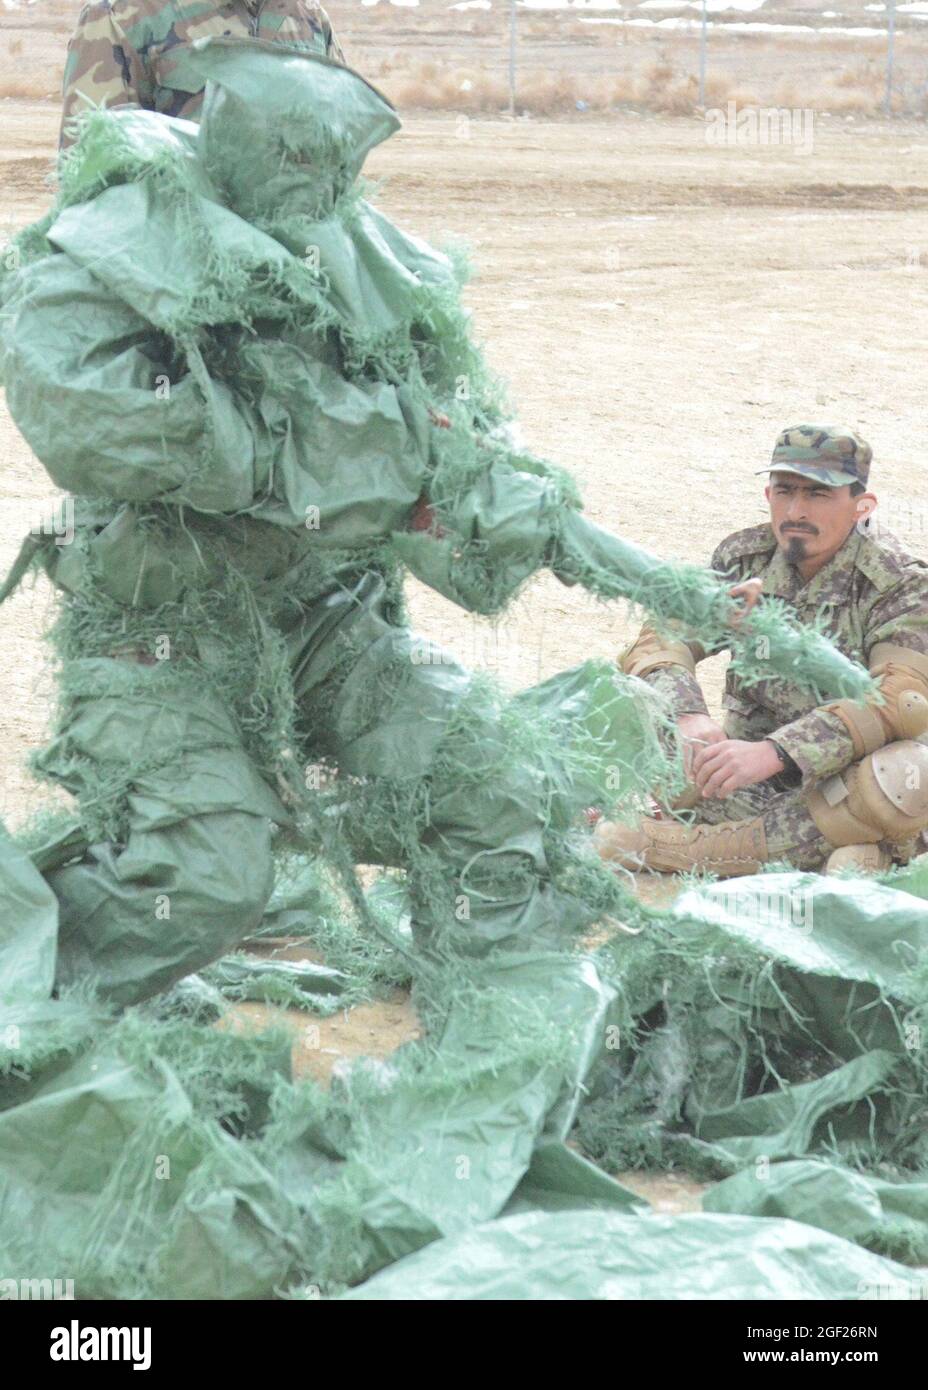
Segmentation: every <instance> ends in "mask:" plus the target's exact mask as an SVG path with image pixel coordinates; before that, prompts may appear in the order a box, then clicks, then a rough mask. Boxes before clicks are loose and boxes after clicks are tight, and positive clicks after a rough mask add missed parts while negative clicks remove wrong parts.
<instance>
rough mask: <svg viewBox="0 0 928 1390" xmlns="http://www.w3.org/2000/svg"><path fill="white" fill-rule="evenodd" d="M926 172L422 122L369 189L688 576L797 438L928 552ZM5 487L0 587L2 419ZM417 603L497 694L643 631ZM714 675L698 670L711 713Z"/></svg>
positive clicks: (12, 116) (5, 729) (391, 1012)
mask: <svg viewBox="0 0 928 1390" xmlns="http://www.w3.org/2000/svg"><path fill="white" fill-rule="evenodd" d="M57 119H58V112H57V107H56V106H55V104H54V103H48V102H20V103H15V102H6V103H4V107H3V125H2V130H0V191H2V194H3V203H2V209H0V226H2V225H3V223H4V222H5V224H6V226H5V230H6V231H7V232H9V231H12V230H14V229H15V228H17V227H19V226H21V225H23V224H24V223H26V222H28V221H30V220H32V219H34V218H35V217H37V216H38V215H39V214H40V213H41V212H42V211H43V210H44V208H45V207H46V205H47V202H48V190H47V188H46V186H45V182H44V181H45V178H46V175H47V172H48V169H49V160H50V157H51V154H52V150H53V147H54V142H55V138H56V132H57ZM926 155H928V132H926V130H925V128H924V125H923V124H920V123H918V124H915V123H912V124H905V123H904V122H894V123H893V124H892V125H889V124H883V123H880V122H873V123H869V122H868V123H855V124H853V125H852V124H849V123H847V122H845V121H843V120H831V121H829V120H825V119H821V120H819V121H818V122H817V123H816V127H815V138H814V147H813V149H812V151H811V152H809V153H803V152H802V151H801V150H799V149H796V148H786V147H778V148H773V147H768V148H753V149H752V148H743V147H739V148H734V149H729V148H719V147H717V146H712V145H710V144H708V143H707V142H706V138H705V126H704V124H703V123H702V122H701V121H699V120H697V119H693V118H681V119H668V118H657V117H648V116H633V115H630V114H627V115H625V116H618V117H615V118H611V119H603V120H583V121H582V122H581V121H576V120H570V121H563V122H546V121H536V120H531V121H523V120H517V121H516V122H514V123H510V122H507V121H504V120H498V119H494V120H489V119H487V120H482V119H479V120H478V119H469V118H465V117H454V116H451V117H448V116H429V117H423V116H413V117H411V118H410V119H408V120H407V122H406V125H405V128H404V130H403V131H402V133H401V134H399V135H398V136H397V137H396V138H395V139H393V140H392V141H390V142H389V144H388V145H387V146H386V147H385V148H382V149H381V150H379V151H377V152H376V153H375V155H374V156H373V158H372V159H371V161H370V165H369V169H368V172H369V173H370V174H372V175H373V176H375V177H377V178H379V179H383V180H384V183H383V186H382V188H381V190H380V194H379V198H380V201H381V203H382V205H383V206H384V208H385V209H386V210H387V212H388V213H389V214H390V215H391V216H393V217H395V218H396V219H397V220H398V221H399V222H400V223H401V224H402V225H403V226H404V227H406V228H407V229H410V230H413V231H416V232H419V233H421V234H422V235H424V236H426V237H428V238H429V239H430V240H432V241H437V242H439V243H440V242H442V241H444V240H447V239H448V238H456V239H463V240H465V241H466V242H467V243H468V244H469V246H470V247H471V250H472V252H473V255H474V259H475V261H476V264H477V266H478V268H479V277H478V278H477V279H476V280H475V282H474V283H473V285H472V286H471V288H470V290H469V292H468V298H469V302H470V304H471V305H472V306H473V309H474V311H475V322H476V327H477V330H478V334H479V336H480V338H481V339H482V340H483V342H484V344H485V347H486V350H487V353H488V355H489V358H490V361H491V362H492V363H493V364H494V365H495V366H496V367H497V368H498V369H499V370H500V371H501V372H502V373H503V374H504V375H505V376H506V378H507V379H508V382H509V385H510V388H511V394H512V398H513V400H514V402H516V403H517V406H518V410H519V415H520V419H521V422H522V426H523V429H524V433H525V438H526V441H527V443H528V444H529V445H530V446H531V447H532V448H533V449H535V450H537V451H538V452H541V453H543V454H545V455H547V456H548V457H550V458H553V459H555V460H557V462H559V463H561V464H563V465H565V466H566V467H567V468H569V469H570V470H571V471H572V472H573V473H574V474H575V476H576V477H577V478H578V480H579V481H580V483H581V485H582V489H583V492H584V496H585V499H586V505H587V509H588V511H589V513H590V515H591V516H592V517H593V518H594V519H595V520H596V521H598V522H600V523H601V524H603V525H605V526H607V527H609V528H610V529H613V530H615V531H618V532H620V533H621V534H623V535H624V536H626V537H628V538H630V539H631V540H634V541H636V542H639V543H640V544H642V545H645V546H647V547H649V548H651V549H653V550H655V551H657V552H659V553H661V554H662V555H666V556H670V557H673V558H677V559H680V560H688V561H700V562H704V561H706V560H707V559H708V557H709V555H710V553H711V551H712V549H713V548H714V546H715V544H716V543H717V542H718V540H720V539H721V538H722V537H723V536H724V535H726V534H727V533H729V532H730V531H732V530H734V529H736V528H738V527H742V526H747V525H751V524H753V523H755V522H757V521H760V520H762V519H763V517H764V502H763V496H762V491H761V489H762V485H763V480H762V479H758V478H757V477H755V476H754V473H755V470H757V469H760V468H762V467H763V465H764V463H765V461H766V460H767V459H768V457H769V452H770V449H771V447H772V444H773V440H774V437H775V435H776V433H777V431H778V430H779V429H780V428H781V427H782V426H784V425H787V424H792V423H798V422H801V421H805V420H810V419H811V420H833V421H841V422H847V423H848V424H850V425H852V426H854V427H855V428H857V429H859V430H860V432H861V433H862V434H863V435H864V436H865V437H866V438H867V439H868V440H870V442H871V443H872V445H873V447H874V453H875V465H874V471H873V482H874V485H875V488H876V490H877V492H878V493H880V494H881V495H882V498H883V505H884V515H885V516H886V519H887V522H888V524H889V525H890V526H891V528H892V529H893V530H894V531H896V532H897V534H899V535H900V536H901V537H902V538H903V539H904V540H905V541H906V542H907V543H908V544H909V545H910V547H911V548H912V549H914V550H916V551H917V552H920V553H925V554H928V493H926V489H925V484H924V477H925V460H924V455H923V451H924V423H925V399H926V390H925V387H926V378H925V368H924V354H925V350H926V347H928V342H926V329H925V324H926V308H928V163H926ZM0 463H2V481H0V572H2V573H5V571H6V569H7V568H8V566H9V564H10V563H11V562H12V560H13V557H14V555H15V553H16V550H17V547H18V544H19V541H20V539H21V537H22V535H23V534H24V533H25V531H26V530H28V528H29V526H30V525H31V524H32V523H33V522H34V521H35V520H36V519H37V517H38V515H40V514H41V511H42V508H43V504H47V503H48V502H50V500H51V499H52V498H53V496H54V493H53V490H52V489H51V487H50V485H49V482H48V479H47V477H46V475H45V474H44V472H43V470H42V468H41V467H40V465H39V464H38V463H37V461H36V460H35V459H34V458H33V457H32V456H31V454H30V451H29V449H28V448H27V446H26V445H25V444H24V442H23V440H22V439H21V438H20V437H19V435H18V433H17V431H16V430H15V428H14V426H13V424H12V422H11V420H10V419H9V416H8V415H7V414H6V413H5V410H3V408H2V407H0ZM411 600H412V607H413V611H414V615H415V619H416V622H417V624H418V625H419V626H420V627H421V629H422V630H424V631H427V632H429V633H430V634H431V635H433V636H435V637H437V638H439V639H440V640H442V641H443V642H445V643H446V644H447V645H449V646H451V647H452V649H454V650H455V651H456V653H457V654H458V655H459V656H460V658H461V659H462V660H464V661H465V662H467V663H468V664H471V665H483V666H488V667H490V668H491V669H494V670H496V671H497V673H498V674H499V676H500V677H501V679H502V680H503V681H504V682H506V683H507V684H509V685H510V686H512V687H518V686H522V685H527V684H531V683H534V682H535V681H537V680H538V679H540V678H544V677H546V676H548V675H550V674H552V673H553V672H555V671H557V670H560V669H563V668H564V667H568V666H571V665H574V664H576V663H578V662H581V661H583V660H585V659H586V658H588V657H590V656H607V657H608V656H610V655H612V654H613V653H615V652H616V651H617V649H618V648H619V647H620V646H621V645H622V644H623V643H624V642H626V641H627V640H629V639H630V637H631V636H632V634H633V631H634V623H633V621H632V620H631V618H630V617H629V616H628V615H626V614H625V613H623V612H622V611H621V610H620V609H618V608H616V607H607V606H604V605H598V604H595V603H593V602H591V601H590V600H589V599H588V598H586V597H585V596H584V595H583V594H582V593H579V592H576V591H573V590H568V589H566V588H564V587H562V586H561V585H559V584H558V583H557V582H556V581H555V580H553V579H552V578H550V577H541V578H539V579H537V580H536V581H535V582H534V583H533V584H532V585H531V587H530V589H529V590H528V592H527V593H526V594H525V595H524V596H523V598H522V599H521V600H520V602H519V604H518V606H517V609H516V611H515V612H513V613H512V614H511V615H510V617H509V618H507V620H506V621H505V622H504V623H503V624H502V625H501V627H500V628H499V629H498V630H497V631H496V632H495V633H494V631H493V629H492V628H491V627H490V626H489V625H488V624H486V623H484V622H481V621H478V620H474V619H471V618H469V617H467V616H466V615H462V614H461V613H459V612H458V611H457V610H455V609H454V608H453V607H452V606H451V605H450V604H447V603H445V602H444V601H443V600H441V599H439V598H437V597H436V596H434V595H432V594H430V593H426V592H423V591H422V590H421V589H418V588H416V589H414V590H413V591H412V592H411ZM48 607H49V604H48V594H47V592H46V590H45V588H44V586H42V585H39V586H37V587H36V588H35V589H33V590H30V591H28V592H25V593H20V594H19V595H17V596H16V597H15V598H14V599H12V600H11V601H10V602H9V603H8V604H7V605H6V606H5V607H4V609H3V611H2V615H0V729H2V737H0V765H2V796H0V815H2V816H3V818H4V820H5V821H6V822H7V824H10V825H16V824H17V823H19V822H20V821H21V820H22V819H23V818H24V816H25V815H26V814H28V812H29V811H30V810H32V809H33V808H34V807H35V806H36V805H38V804H39V803H40V802H41V801H42V800H44V799H46V798H47V795H48V794H47V792H44V791H41V792H40V791H39V790H38V789H37V788H36V787H35V785H34V784H33V783H32V782H31V780H30V778H29V777H28V775H27V773H26V772H25V771H24V767H23V764H24V759H25V757H26V755H27V754H28V752H29V751H30V750H31V749H32V748H35V747H36V746H37V745H38V744H39V743H40V742H41V741H42V738H43V731H44V729H45V727H46V723H47V719H48V714H49V701H50V695H51V690H52V682H51V679H50V675H49V673H48V671H47V669H46V666H45V664H44V653H43V646H42V641H41V633H42V629H43V625H44V624H45V622H46V620H47V615H48ZM722 665H723V660H722V659H719V660H716V661H713V662H710V663H707V664H706V666H705V667H703V668H701V670H702V671H703V672H704V674H705V684H706V688H707V691H708V693H709V695H710V704H717V701H718V695H719V689H720V680H721V675H722ZM244 1013H245V1014H248V1015H251V1020H252V1022H255V1021H260V1019H261V1018H262V1017H263V1012H262V1010H261V1009H260V1008H258V1006H250V1007H249V1008H247V1009H246V1010H244ZM294 1026H295V1027H296V1028H304V1027H305V1019H301V1020H298V1021H297V1022H295V1024H294ZM415 1030H416V1021H415V1018H414V1017H413V1015H412V1012H411V1010H410V1009H409V1005H408V1002H407V1001H405V1000H404V999H403V998H402V997H401V996H398V997H397V998H396V999H395V1000H392V1001H390V1002H389V1003H387V1004H385V1005H378V1006H366V1007H364V1008H359V1009H356V1010H354V1011H353V1013H352V1014H351V1015H350V1016H345V1015H342V1016H337V1017H336V1018H335V1019H334V1020H329V1021H327V1022H325V1023H322V1024H321V1025H320V1035H319V1038H318V1039H315V1040H314V1042H313V1044H312V1046H311V1047H307V1045H306V1044H305V1040H304V1041H301V1040H300V1039H297V1040H296V1060H297V1063H298V1066H299V1069H300V1070H301V1071H307V1072H309V1073H311V1074H314V1075H317V1076H320V1077H324V1076H325V1074H326V1073H327V1072H328V1071H329V1070H330V1068H331V1065H332V1064H333V1063H334V1062H335V1061H336V1060H337V1058H338V1057H339V1056H353V1055H357V1054H358V1053H360V1052H369V1053H374V1054H384V1053H387V1052H389V1051H390V1050H392V1048H393V1047H394V1046H396V1045H398V1044H399V1043H400V1042H401V1041H403V1040H405V1039H406V1038H407V1037H411V1036H414V1035H415ZM310 1054H312V1055H310ZM632 1181H634V1182H636V1183H638V1182H639V1181H640V1180H637V1179H633V1180H632ZM645 1187H647V1189H648V1195H650V1196H652V1197H654V1198H656V1199H657V1200H658V1201H659V1202H660V1203H661V1204H662V1207H663V1209H665V1210H670V1209H676V1210H679V1209H681V1208H683V1207H687V1206H692V1205H693V1203H694V1202H695V1200H696V1195H697V1194H698V1191H699V1189H698V1187H697V1186H696V1185H692V1184H687V1183H686V1182H685V1181H679V1182H678V1181H677V1180H676V1179H674V1180H665V1179H662V1180H660V1181H659V1182H658V1183H657V1185H656V1186H655V1185H654V1184H653V1183H651V1182H646V1183H645Z"/></svg>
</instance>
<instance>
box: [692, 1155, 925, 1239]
mask: <svg viewBox="0 0 928 1390" xmlns="http://www.w3.org/2000/svg"><path fill="white" fill-rule="evenodd" d="M702 1205H703V1210H704V1211H715V1212H730V1213H735V1212H737V1213H739V1214H741V1215H744V1216H774V1217H782V1216H785V1217H789V1218H790V1220H792V1221H805V1222H807V1223H808V1224H809V1225H810V1226H818V1227H820V1228H821V1229H822V1230H824V1231H832V1232H833V1233H834V1234H835V1235H839V1236H844V1237H845V1239H847V1240H853V1241H856V1242H857V1244H858V1245H865V1246H866V1247H867V1248H868V1249H869V1250H875V1251H877V1252H878V1253H880V1254H884V1255H892V1256H894V1257H895V1258H896V1259H900V1260H906V1261H908V1262H910V1263H913V1264H922V1265H923V1264H925V1263H926V1262H928V1177H926V1176H925V1175H923V1176H922V1177H921V1178H919V1177H918V1176H914V1177H913V1178H912V1179H911V1180H910V1181H908V1182H905V1181H898V1180H897V1181H893V1180H892V1179H889V1178H883V1177H879V1176H877V1175H875V1174H872V1173H859V1172H855V1171H854V1170H853V1169H851V1168H845V1167H842V1166H841V1164H839V1163H834V1162H830V1161H829V1160H828V1159H823V1158H816V1159H812V1158H806V1159H795V1160H793V1161H792V1162H789V1163H771V1164H763V1165H755V1167H753V1168H746V1169H745V1170H744V1172H741V1173H736V1174H735V1176H734V1177H731V1178H726V1179H725V1181H724V1182H720V1183H718V1184H717V1185H716V1186H715V1187H711V1188H710V1189H709V1191H708V1192H706V1193H704V1194H703V1198H702Z"/></svg>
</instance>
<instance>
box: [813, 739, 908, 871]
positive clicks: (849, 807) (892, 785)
mask: <svg viewBox="0 0 928 1390" xmlns="http://www.w3.org/2000/svg"><path fill="white" fill-rule="evenodd" d="M808 808H809V813H810V815H811V816H812V819H813V820H814V821H815V823H816V825H817V826H818V828H819V830H820V831H821V833H822V834H823V835H824V836H825V838H826V839H827V840H828V841H829V843H830V844H831V845H833V846H834V847H835V848H842V847H844V846H847V845H865V844H879V843H881V842H885V843H887V844H889V845H892V846H895V847H898V849H899V850H900V851H902V852H905V850H906V849H907V847H908V846H909V845H910V844H914V843H915V842H916V841H917V840H918V837H919V835H920V833H921V831H922V830H924V829H925V828H926V827H928V746H926V745H925V744H924V743H921V742H917V741H915V740H914V739H904V740H901V741H900V742H898V743H889V744H887V745H886V746H885V747H884V748H881V749H879V750H878V751H877V752H875V753H869V754H868V755H867V756H866V757H865V758H861V760H860V761H859V762H856V763H852V764H851V766H850V767H849V768H847V769H846V770H845V771H844V772H843V773H840V774H838V775H836V776H834V777H829V778H826V779H825V781H823V782H820V783H819V784H818V785H817V786H815V787H814V788H813V789H812V791H811V792H810V793H809V794H808Z"/></svg>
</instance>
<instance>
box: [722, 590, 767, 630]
mask: <svg viewBox="0 0 928 1390" xmlns="http://www.w3.org/2000/svg"><path fill="white" fill-rule="evenodd" d="M763 587H764V581H763V580H762V579H745V580H744V581H743V582H742V583H741V584H736V585H735V586H734V588H733V589H729V591H728V592H729V594H730V595H731V597H732V598H741V599H744V605H743V607H741V608H740V609H739V610H738V611H737V612H736V613H733V614H732V616H731V618H730V619H729V622H730V623H731V625H732V627H738V626H740V624H741V623H743V622H744V620H745V618H746V617H747V616H748V614H749V613H750V611H751V609H752V608H753V607H754V605H755V603H756V602H757V600H758V599H759V598H760V592H761V589H762V588H763Z"/></svg>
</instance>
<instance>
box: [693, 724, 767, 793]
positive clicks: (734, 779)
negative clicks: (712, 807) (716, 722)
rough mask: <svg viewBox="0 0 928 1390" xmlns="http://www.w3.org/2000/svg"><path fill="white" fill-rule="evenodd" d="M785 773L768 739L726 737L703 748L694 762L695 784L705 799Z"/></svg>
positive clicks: (732, 791) (751, 785) (738, 789)
mask: <svg viewBox="0 0 928 1390" xmlns="http://www.w3.org/2000/svg"><path fill="white" fill-rule="evenodd" d="M782 771H783V760H782V758H781V757H780V754H779V753H778V752H777V750H776V748H774V746H773V744H772V743H770V742H768V741H767V740H764V741H763V742H761V743H749V742H748V741H747V740H746V739H741V738H726V739H723V740H722V742H721V743H712V744H710V745H709V747H708V748H702V749H700V751H699V752H698V753H697V754H696V756H695V758H694V759H693V781H694V782H695V783H696V786H697V787H698V788H699V790H700V792H702V795H703V796H704V797H718V798H720V799H721V800H723V801H724V799H725V797H726V796H731V795H732V794H733V793H734V792H737V791H740V790H741V789H742V787H753V786H754V784H755V782H766V781H767V779H768V778H769V777H775V776H776V774H777V773H778V772H782Z"/></svg>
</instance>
